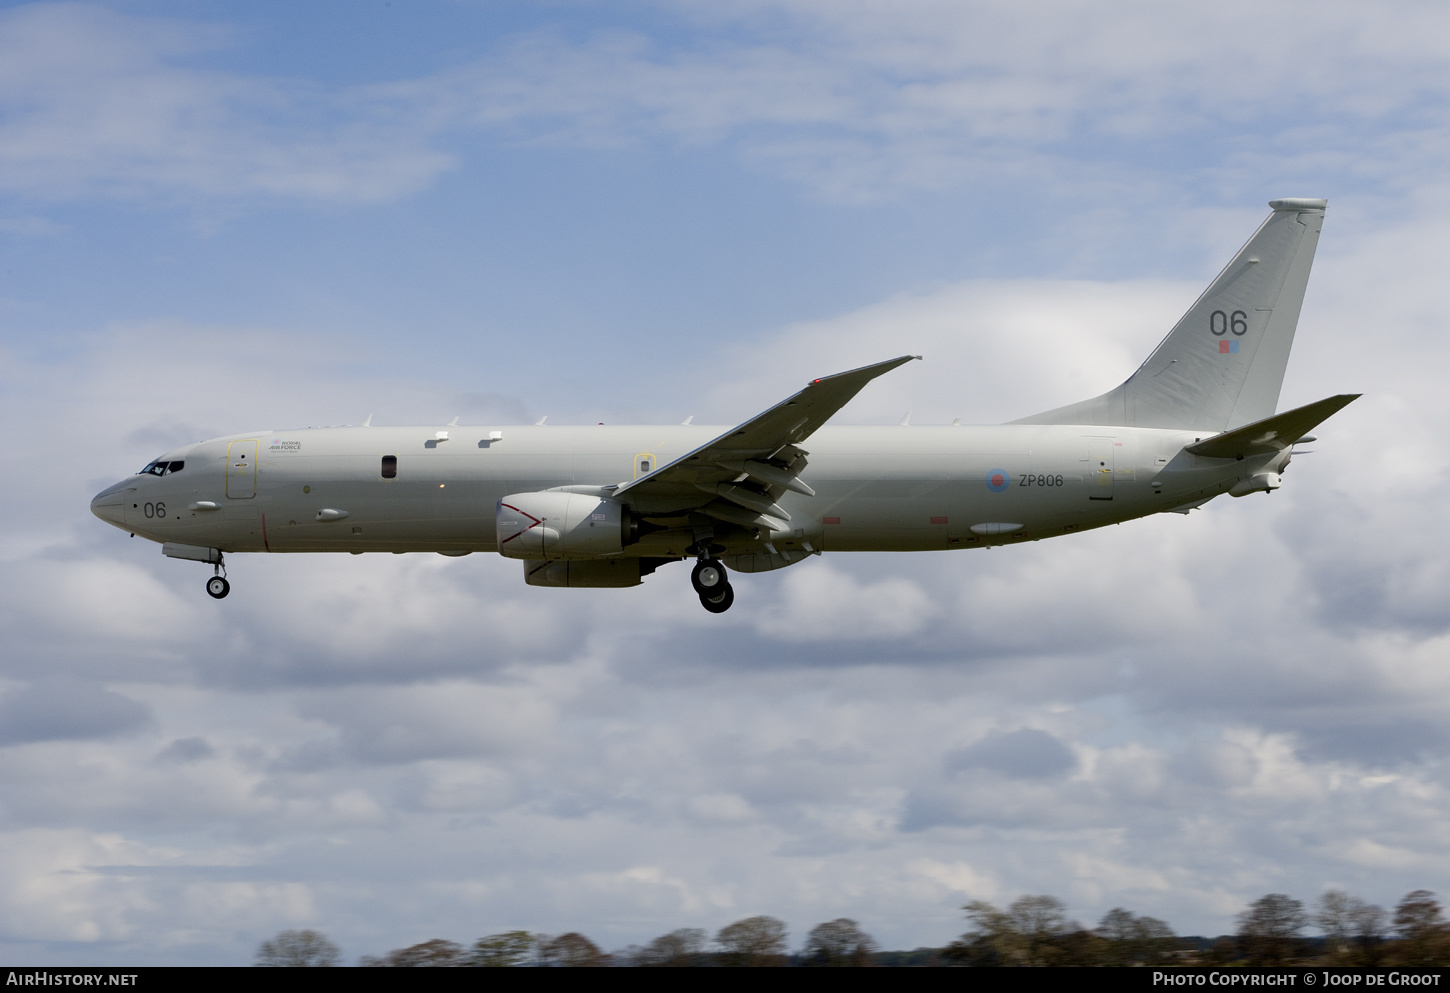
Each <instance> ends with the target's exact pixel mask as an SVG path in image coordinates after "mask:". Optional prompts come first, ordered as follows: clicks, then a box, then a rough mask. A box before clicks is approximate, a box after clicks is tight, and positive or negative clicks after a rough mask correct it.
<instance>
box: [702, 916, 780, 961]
mask: <svg viewBox="0 0 1450 993" xmlns="http://www.w3.org/2000/svg"><path fill="white" fill-rule="evenodd" d="M786 934H787V931H786V926H785V922H784V921H780V920H777V919H776V918H774V917H767V916H765V915H764V914H762V915H760V916H758V917H747V918H745V919H744V920H739V921H736V922H735V923H734V924H727V925H725V926H724V927H722V928H721V929H720V933H719V934H717V935H715V941H716V942H717V943H718V944H719V945H720V948H721V959H722V960H723V962H724V964H726V965H733V966H767V965H784V964H785V963H786V961H787V960H786V955H785V939H786Z"/></svg>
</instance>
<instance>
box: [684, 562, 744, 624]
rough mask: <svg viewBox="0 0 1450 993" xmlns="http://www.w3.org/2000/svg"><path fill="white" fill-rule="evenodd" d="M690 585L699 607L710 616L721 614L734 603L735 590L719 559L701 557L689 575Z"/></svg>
mask: <svg viewBox="0 0 1450 993" xmlns="http://www.w3.org/2000/svg"><path fill="white" fill-rule="evenodd" d="M690 585H692V586H694V587H695V592H696V593H698V594H699V595H700V606H702V607H704V608H705V609H706V610H708V611H709V612H710V613H712V614H723V613H725V611H727V610H729V609H730V605H731V604H732V603H734V602H735V589H734V588H733V587H732V586H731V585H730V577H729V574H727V573H726V572H725V564H724V563H723V562H721V561H720V560H719V559H712V558H707V557H705V556H701V558H700V561H699V562H696V563H695V570H694V572H692V573H690Z"/></svg>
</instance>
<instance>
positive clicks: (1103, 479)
mask: <svg viewBox="0 0 1450 993" xmlns="http://www.w3.org/2000/svg"><path fill="white" fill-rule="evenodd" d="M1085 440H1086V441H1087V443H1088V458H1087V472H1085V473H1083V482H1085V483H1086V484H1087V493H1088V499H1089V500H1111V499H1112V498H1113V476H1114V475H1115V473H1114V472H1113V461H1114V459H1113V452H1114V451H1115V450H1116V449H1115V447H1114V445H1113V440H1114V439H1112V438H1087V439H1085Z"/></svg>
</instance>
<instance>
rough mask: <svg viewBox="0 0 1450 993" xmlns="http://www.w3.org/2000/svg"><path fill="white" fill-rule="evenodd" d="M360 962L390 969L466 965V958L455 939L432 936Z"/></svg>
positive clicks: (461, 947)
mask: <svg viewBox="0 0 1450 993" xmlns="http://www.w3.org/2000/svg"><path fill="white" fill-rule="evenodd" d="M362 964H363V965H365V966H383V967H386V968H392V969H431V968H439V967H444V966H459V965H467V964H468V959H467V957H466V956H465V955H464V952H463V946H462V945H460V944H458V943H457V942H455V941H444V940H443V939H442V938H433V939H432V940H430V941H422V942H419V943H418V944H416V945H409V946H408V947H407V948H396V949H394V950H393V951H391V952H388V954H386V955H384V956H383V957H382V958H380V959H376V958H364V959H363V960H362Z"/></svg>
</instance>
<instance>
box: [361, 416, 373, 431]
mask: <svg viewBox="0 0 1450 993" xmlns="http://www.w3.org/2000/svg"><path fill="white" fill-rule="evenodd" d="M362 426H363V427H365V428H370V427H372V426H373V415H372V414H369V415H368V419H367V420H365V421H363V422H362Z"/></svg>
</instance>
